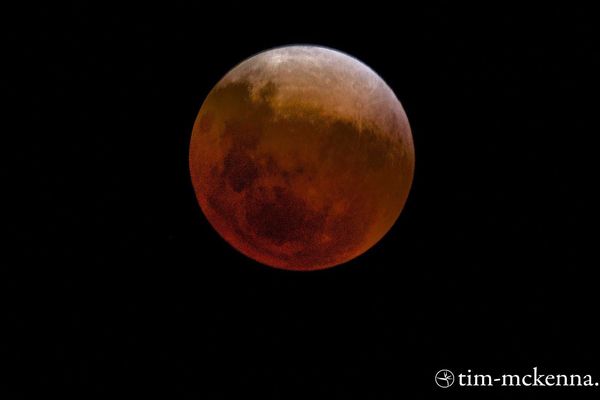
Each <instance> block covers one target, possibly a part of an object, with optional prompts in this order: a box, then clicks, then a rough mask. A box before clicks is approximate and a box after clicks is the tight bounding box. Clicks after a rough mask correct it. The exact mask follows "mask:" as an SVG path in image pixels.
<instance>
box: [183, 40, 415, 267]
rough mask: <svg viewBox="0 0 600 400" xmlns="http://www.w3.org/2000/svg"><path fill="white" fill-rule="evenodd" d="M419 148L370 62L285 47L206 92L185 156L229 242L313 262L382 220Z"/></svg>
mask: <svg viewBox="0 0 600 400" xmlns="http://www.w3.org/2000/svg"><path fill="white" fill-rule="evenodd" d="M414 159H415V156H414V147H413V139H412V134H411V130H410V126H409V124H408V119H407V117H406V114H405V112H404V109H403V108H402V105H401V104H400V102H399V101H398V99H397V98H396V96H395V95H394V93H393V92H392V90H391V89H390V88H389V87H388V85H387V84H386V83H385V82H384V81H383V80H382V79H381V78H380V77H379V76H378V75H377V74H376V73H375V72H374V71H373V70H371V69H370V68H369V67H367V66H366V65H365V64H363V63H362V62H360V61H358V60H357V59H355V58H353V57H350V56H348V55H346V54H344V53H341V52H338V51H335V50H332V49H328V48H324V47H317V46H288V47H281V48H276V49H272V50H268V51H265V52H262V53H259V54H257V55H255V56H253V57H251V58H248V59H247V60H245V61H243V62H242V63H240V64H239V65H237V66H236V67H235V68H233V69H232V70H231V71H229V72H228V73H227V74H226V75H225V76H224V77H223V78H222V79H221V80H220V81H219V82H218V83H217V85H216V86H215V87H214V88H213V89H212V90H211V91H210V93H209V94H208V96H207V98H206V100H205V101H204V103H203V104H202V107H201V108H200V112H199V113H198V117H197V118H196V121H195V123H194V128H193V131H192V138H191V143H190V159H189V162H190V172H191V177H192V183H193V186H194V189H195V192H196V197H197V199H198V202H199V204H200V207H201V208H202V211H203V212H204V214H205V215H206V218H207V219H208V221H209V222H210V223H211V224H212V226H213V227H214V228H215V229H216V231H217V232H218V233H219V234H220V235H221V236H222V237H223V238H224V239H225V240H226V241H227V242H228V243H229V244H231V245H232V246H233V247H234V248H236V249H237V250H239V251H240V252H242V253H243V254H245V255H246V256H248V257H250V258H252V259H254V260H256V261H259V262H261V263H263V264H266V265H269V266H272V267H276V268H281V269H288V270H300V271H308V270H317V269H324V268H328V267H332V266H335V265H338V264H341V263H344V262H346V261H349V260H351V259H353V258H355V257H357V256H358V255H360V254H362V253H364V252H365V251H367V250H368V249H369V248H371V247H372V246H373V245H374V244H375V243H377V242H378V241H379V240H380V239H381V238H382V237H383V236H384V235H385V234H386V233H387V232H388V231H389V229H390V228H391V227H392V225H393V224H394V222H395V221H396V219H397V218H398V216H399V215H400V212H401V211H402V208H403V207H404V203H405V202H406V198H407V197H408V192H409V190H410V186H411V183H412V179H413V171H414V162H415V161H414Z"/></svg>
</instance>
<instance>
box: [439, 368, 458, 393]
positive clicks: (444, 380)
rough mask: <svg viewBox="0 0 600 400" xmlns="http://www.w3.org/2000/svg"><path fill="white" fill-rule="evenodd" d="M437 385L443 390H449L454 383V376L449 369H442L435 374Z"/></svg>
mask: <svg viewBox="0 0 600 400" xmlns="http://www.w3.org/2000/svg"><path fill="white" fill-rule="evenodd" d="M435 383H436V385H438V386H439V387H441V388H444V389H445V388H449V387H450V386H452V384H453V383H454V374H453V373H452V371H450V370H449V369H440V370H439V371H438V372H437V374H435Z"/></svg>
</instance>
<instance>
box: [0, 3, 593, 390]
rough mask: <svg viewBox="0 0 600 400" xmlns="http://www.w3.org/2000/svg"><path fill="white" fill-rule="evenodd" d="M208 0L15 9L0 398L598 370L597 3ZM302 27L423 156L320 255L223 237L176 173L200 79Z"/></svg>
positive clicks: (296, 39)
mask: <svg viewBox="0 0 600 400" xmlns="http://www.w3.org/2000/svg"><path fill="white" fill-rule="evenodd" d="M202 3H203V2H163V4H162V5H161V6H149V5H144V6H139V8H137V7H130V8H125V7H124V6H123V5H121V6H120V7H117V8H114V9H110V8H108V7H102V8H100V7H97V6H84V5H82V4H84V3H83V2H81V3H79V2H76V3H74V5H72V6H70V7H62V8H60V9H59V8H56V6H55V5H53V4H48V5H47V6H46V7H41V8H35V7H30V8H26V9H25V10H23V11H24V12H19V13H18V14H15V18H12V17H11V15H8V14H7V15H5V17H8V19H11V20H15V19H16V17H18V18H19V19H18V20H17V21H18V23H17V24H15V27H14V28H13V27H11V28H9V29H8V30H7V32H6V34H5V35H4V39H3V41H4V40H7V43H8V44H7V46H5V52H4V54H5V56H6V57H5V59H6V60H8V61H9V62H8V64H9V67H13V66H14V68H11V72H10V73H7V74H5V75H4V76H3V77H2V78H1V79H2V86H3V87H4V88H5V90H4V92H5V94H7V95H8V96H9V98H10V102H11V104H12V105H16V106H17V109H18V110H17V111H16V112H14V113H12V112H10V113H9V115H8V119H10V120H11V124H10V125H9V126H8V127H7V128H6V132H10V135H7V137H8V138H10V139H16V140H15V143H14V144H11V145H10V146H8V145H7V146H6V147H4V146H3V150H4V151H7V152H8V153H9V158H14V160H11V161H9V162H7V163H6V168H5V167H3V172H2V174H3V177H5V178H6V179H5V180H7V181H8V183H9V184H10V185H12V184H14V189H12V188H11V189H7V190H6V192H5V193H4V194H3V197H5V200H6V199H8V201H9V203H8V205H7V206H6V207H3V208H4V211H5V212H6V214H7V217H6V218H4V223H3V226H4V229H5V232H8V235H9V236H10V238H11V239H10V241H9V242H5V245H6V249H5V250H3V253H4V254H5V261H4V262H2V263H1V264H2V267H1V269H2V271H3V273H2V278H0V285H1V286H0V292H1V293H2V296H3V298H4V299H3V300H2V305H1V306H0V307H1V308H0V310H2V323H1V325H0V327H1V330H2V331H3V334H2V336H4V339H2V341H1V344H0V351H1V361H0V368H1V369H0V371H1V375H0V397H2V398H5V399H13V398H21V397H23V398H30V396H31V393H32V392H40V393H45V394H50V393H61V394H64V393H71V392H72V393H75V394H77V395H78V397H79V398H88V397H90V396H92V395H99V396H101V397H102V398H106V397H108V396H111V397H113V396H115V395H131V396H133V397H134V398H137V397H146V396H148V395H152V394H158V393H161V394H165V395H168V396H169V397H170V398H200V399H207V400H208V399H242V398H244V399H245V398H248V399H252V398H262V399H286V400H289V399H344V400H349V399H361V400H364V399H404V398H407V399H408V398H410V399H419V398H429V397H431V396H439V397H440V398H443V397H451V398H452V397H454V396H455V397H456V398H464V397H468V396H469V395H474V396H475V397H476V398H482V397H483V398H512V396H514V395H515V394H517V393H519V392H520V390H519V389H509V388H466V387H452V388H449V389H447V390H444V389H440V388H438V387H436V386H435V384H434V379H433V377H434V374H435V372H436V371H438V370H439V369H441V368H448V369H454V370H456V371H466V370H467V369H472V370H474V371H478V372H481V373H504V372H511V373H527V371H531V369H532V368H533V367H536V366H537V367H538V368H540V369H545V370H546V371H547V372H548V373H569V374H570V373H581V374H593V375H594V376H595V377H596V378H597V379H599V380H600V369H599V368H598V361H599V358H598V356H599V352H598V334H599V331H598V328H597V319H598V311H597V305H598V304H597V303H598V299H597V291H598V281H597V278H596V270H597V268H598V262H597V254H596V252H595V248H594V246H596V245H597V232H596V231H597V225H596V224H595V223H594V222H593V221H592V217H591V215H592V208H593V207H595V206H596V205H597V202H595V201H593V200H592V197H591V194H592V192H593V191H594V188H595V186H597V183H594V182H597V177H595V175H596V171H597V161H596V160H597V157H595V155H592V153H593V152H595V147H594V146H593V145H592V143H593V140H594V138H595V136H597V129H596V128H594V127H593V125H592V119H593V116H594V113H596V112H597V95H596V94H595V93H594V92H593V90H592V89H591V78H590V77H591V76H592V73H594V74H595V73H597V71H598V67H599V66H598V43H597V42H596V41H595V38H594V37H595V33H597V32H594V31H595V26H594V24H595V23H596V21H595V20H594V18H593V15H592V14H591V13H590V11H589V10H585V9H576V8H572V7H571V8H570V7H566V6H561V7H555V6H552V7H550V6H546V7H544V8H543V9H531V10H525V9H522V8H514V9H508V8H498V9H487V10H484V9H474V8H470V7H457V6H456V5H454V4H452V3H446V4H445V5H439V6H433V5H430V6H423V7H418V6H416V4H417V2H412V3H411V4H410V5H404V4H403V3H400V4H397V5H396V6H395V7H392V6H391V5H390V6H385V5H383V4H387V3H382V5H376V4H373V3H369V4H368V5H365V4H363V5H361V6H358V5H350V3H349V4H346V5H341V4H338V5H335V6H334V5H330V6H326V5H325V3H324V2H320V3H317V4H309V3H303V2H292V3H289V4H288V3H285V2H280V4H279V5H277V6H266V5H264V6H259V5H256V4H245V3H239V2H231V3H226V4H223V5H222V6H220V7H218V8H217V7H211V8H207V7H206V6H205V5H203V4H202ZM21 18H22V22H21ZM297 43H308V44H318V45H323V46H328V47H332V48H335V49H339V50H341V51H344V52H346V53H349V54H351V55H353V56H355V57H356V58H358V59H360V60H362V61H363V62H365V63H366V64H367V65H369V66H370V67H371V68H373V69H374V70H375V71H377V73H378V74H379V75H380V76H381V77H382V78H383V79H384V80H385V81H386V82H387V83H388V85H389V86H390V87H391V88H392V89H393V90H394V91H395V93H396V95H397V97H398V98H399V99H400V101H401V102H402V104H403V106H404V108H405V110H406V113H407V115H408V118H409V121H410V124H411V127H412V131H413V137H414V141H415V153H416V172H415V179H414V184H413V188H412V191H411V194H410V196H409V199H408V203H407V205H406V207H405V209H404V211H403V213H402V215H401V216H400V218H399V220H398V221H397V223H396V225H395V226H394V227H393V228H392V230H391V231H390V233H389V234H388V235H387V236H386V237H385V238H384V239H383V240H382V241H381V242H379V243H378V244H377V245H376V246H375V247H374V248H372V249H371V250H370V251H369V252H367V253H366V254H364V255H363V256H361V257H359V258H357V259H355V260H353V261H351V262H349V263H347V264H344V265H342V266H339V267H336V268H333V269H330V270H325V271H318V272H310V273H298V272H289V271H282V270H276V269H272V268H268V267H265V266H263V265H261V264H258V263H256V262H254V261H252V260H250V259H248V258H246V257H245V256H243V255H241V254H239V253H238V252H237V251H235V250H233V249H232V248H231V247H230V246H229V245H228V244H227V243H225V242H224V241H223V240H222V239H221V238H220V236H219V235H218V234H217V233H216V232H215V231H214V230H213V229H212V227H211V226H210V224H209V223H208V221H207V220H206V219H205V217H204V216H203V214H202V213H201V210H200V208H199V206H198V204H197V202H196V198H195V195H194V191H193V188H192V185H191V182H190V175H189V170H188V145H189V139H190V134H191V129H192V125H193V123H194V119H195V117H196V114H197V112H198V110H199V108H200V105H201V104H202V101H203V100H204V98H205V96H206V95H207V94H208V91H209V90H210V89H211V88H212V87H213V85H214V84H215V83H216V82H217V81H218V80H219V79H220V78H221V77H222V76H223V75H224V74H225V73H226V72H227V71H228V70H229V69H230V68H231V67H233V66H234V65H236V64H237V63H238V62H240V61H242V60H243V59H245V58H246V57H249V56H251V55H253V54H255V53H257V52H259V51H262V50H265V49H268V48H271V47H275V46H281V45H286V44H297ZM7 52H10V55H9V53H7ZM13 52H14V55H13ZM13 119H14V124H13V123H12V122H13V121H12V120H13ZM594 124H596V125H595V126H596V127H597V122H595V123H594ZM9 187H10V186H9ZM4 271H5V272H4ZM6 334H7V335H6ZM5 335H6V336H5ZM523 391H525V390H523ZM597 391H598V388H587V389H586V388H560V389H559V388H541V389H531V390H529V392H530V393H536V394H538V395H543V398H546V397H550V396H551V395H558V396H559V397H562V398H565V396H566V397H569V398H571V397H573V396H574V393H578V394H581V395H591V396H594V395H595V396H597V393H595V392H597ZM4 393H6V395H3V394H4ZM240 396H243V397H240Z"/></svg>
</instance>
